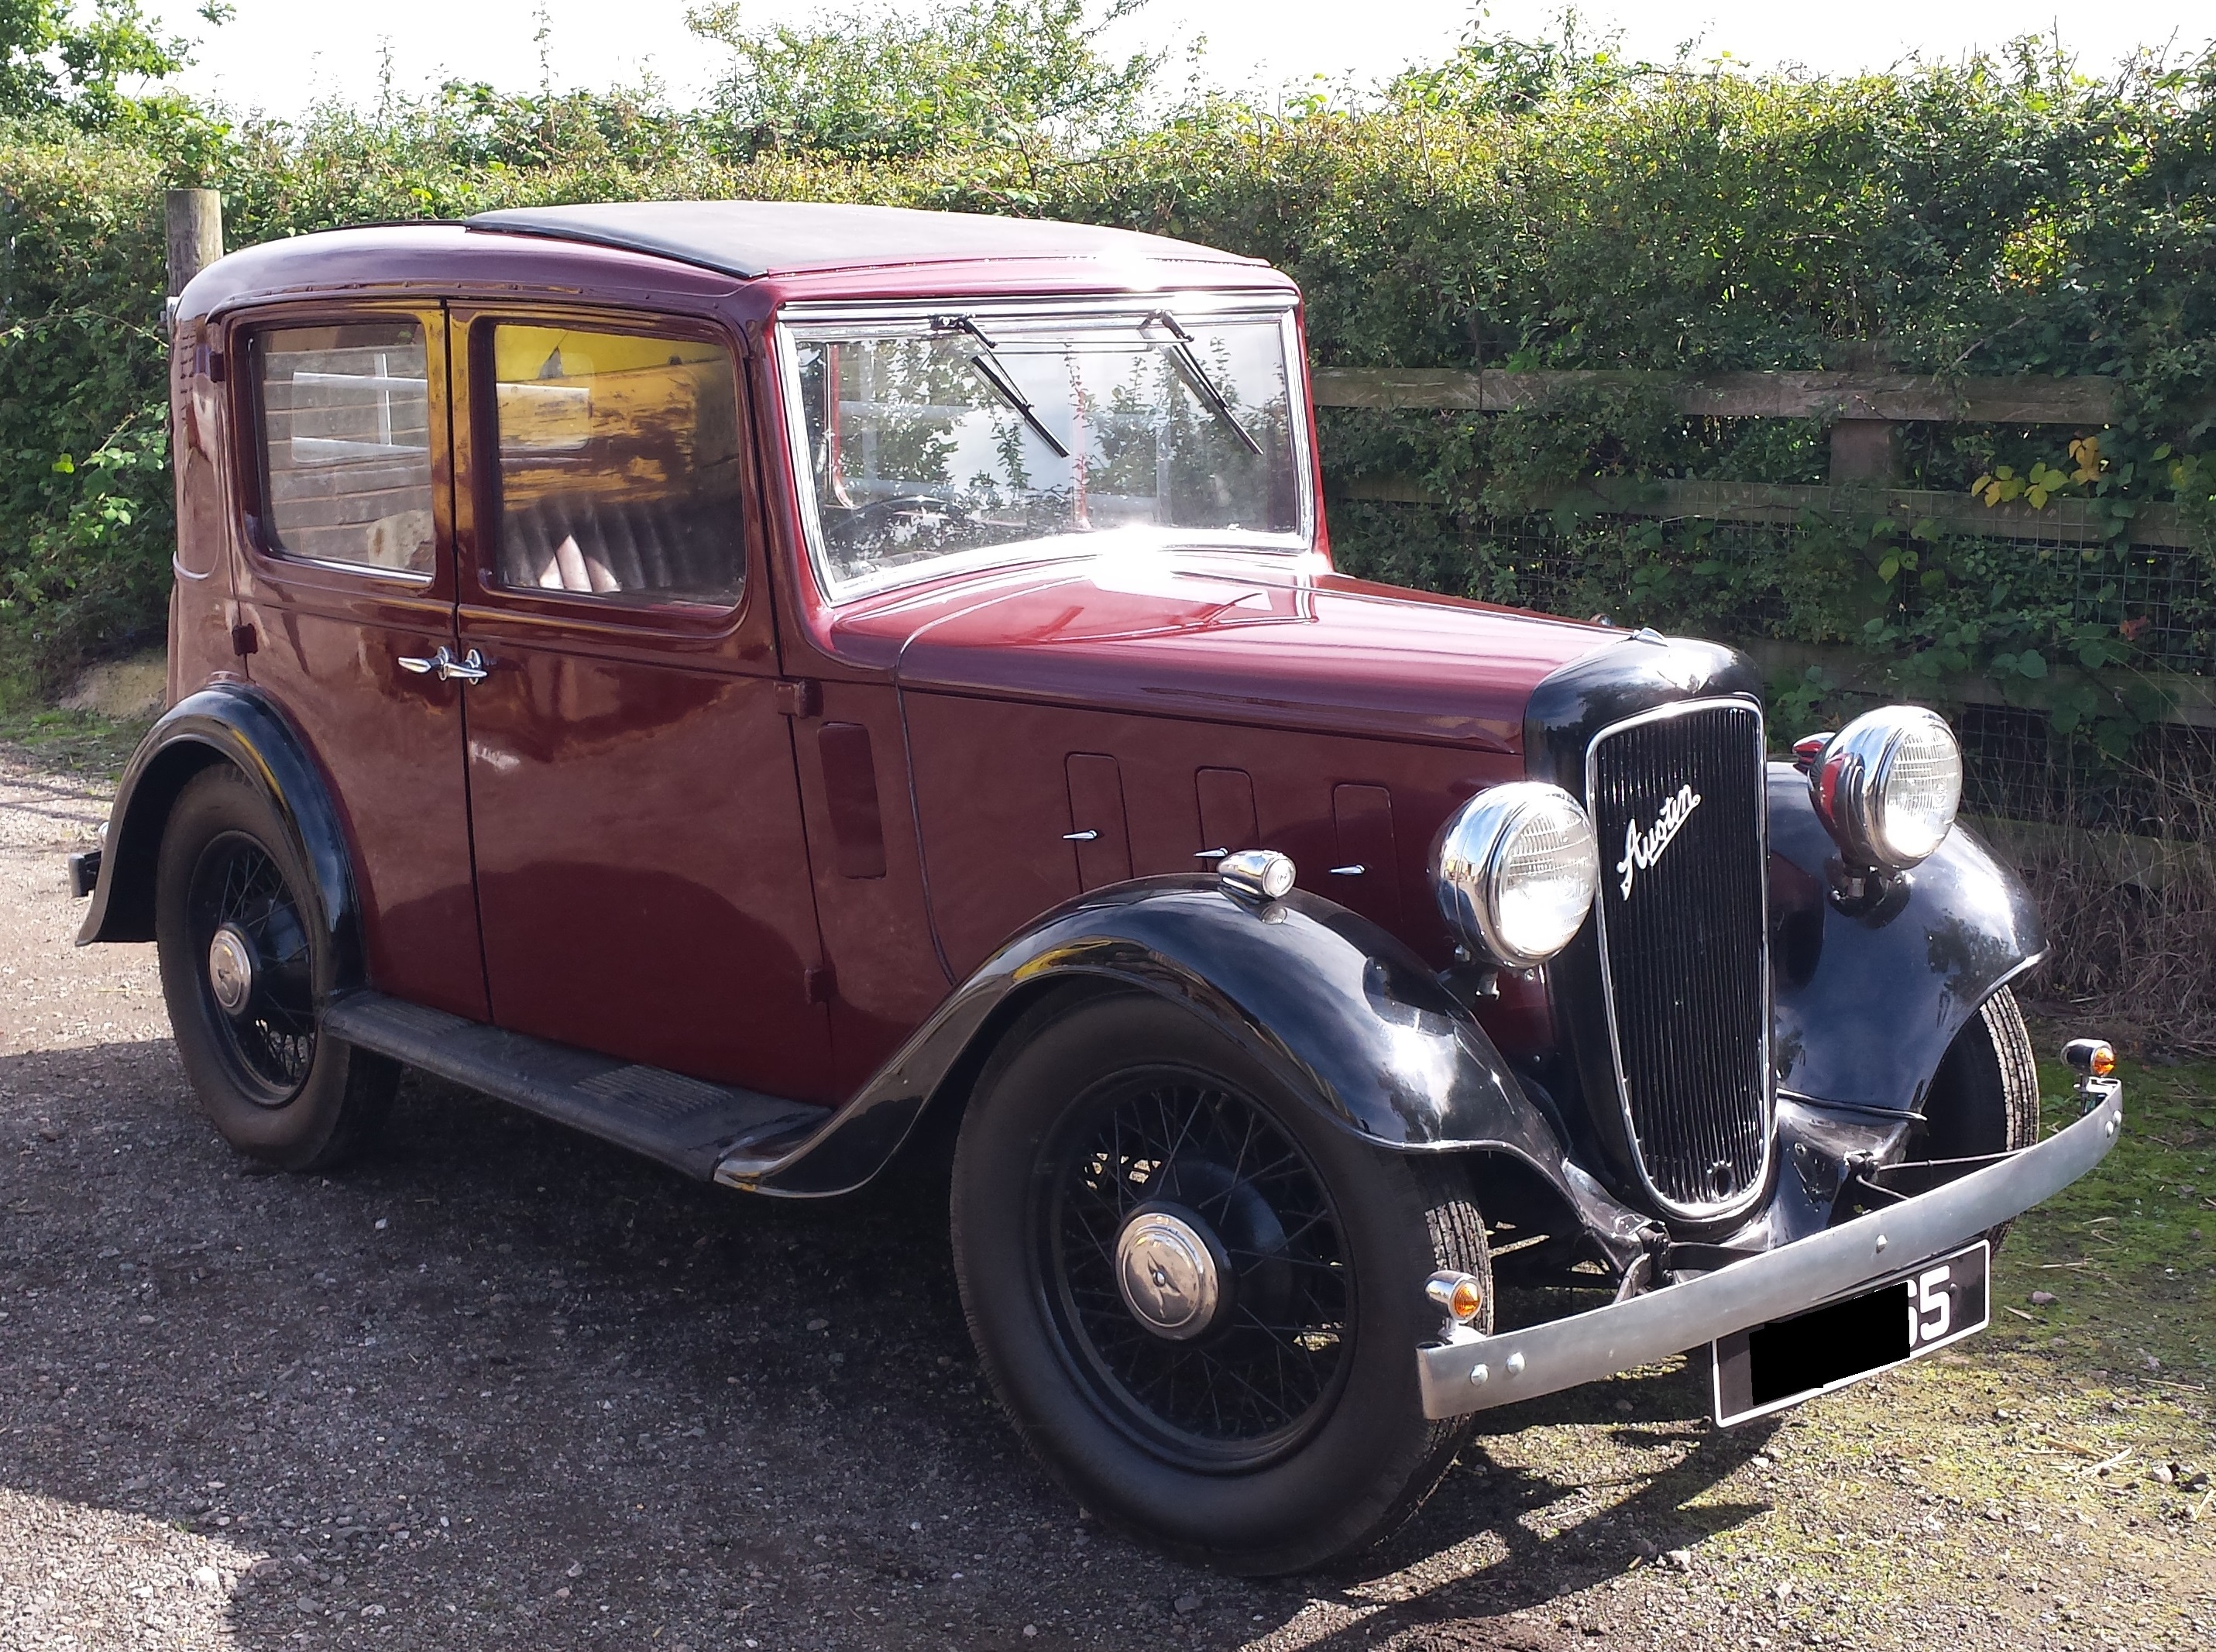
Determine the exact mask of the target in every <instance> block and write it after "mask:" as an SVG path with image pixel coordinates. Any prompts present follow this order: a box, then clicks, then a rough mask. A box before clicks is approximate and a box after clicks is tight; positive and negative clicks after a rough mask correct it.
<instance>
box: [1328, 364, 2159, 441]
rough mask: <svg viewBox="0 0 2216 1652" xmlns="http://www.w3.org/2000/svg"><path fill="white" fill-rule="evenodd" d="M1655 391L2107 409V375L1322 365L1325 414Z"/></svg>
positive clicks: (2097, 419) (1902, 412) (1900, 409)
mask: <svg viewBox="0 0 2216 1652" xmlns="http://www.w3.org/2000/svg"><path fill="white" fill-rule="evenodd" d="M1584 390H1661V391H1663V392H1664V393H1665V394H1667V395H1668V396H1670V397H1671V400H1672V401H1673V402H1675V403H1676V405H1677V409H1678V411H1680V412H1681V413H1684V414H1686V415H1689V416H1692V417H1696V418H1697V417H1703V416H1705V417H1708V418H1712V419H1825V420H1837V419H1875V420H1884V421H1889V422H1890V421H1905V420H1911V419H1930V420H1941V421H1950V422H1963V423H1975V424H1996V425H2080V426H2088V427H2095V428H2097V427H2100V426H2102V425H2104V424H2107V423H2108V421H2109V420H2110V419H2111V418H2112V417H2113V416H2114V410H2115V398H2116V381H2115V380H2114V379H2113V378H2032V377H2029V376H2023V377H2017V378H1917V377H1914V376H1911V375H1908V374H1903V373H1819V372H1806V373H1804V372H1753V373H1708V374H1705V375H1699V376H1695V377H1690V378H1689V377H1687V376H1685V375H1684V374H1680V373H1665V372H1532V373H1518V372H1501V371H1497V370H1494V369H1490V368H1481V369H1479V370H1476V371H1474V372H1473V371H1469V370H1468V369H1463V368H1456V367H1363V368H1346V367H1327V368H1323V369H1321V370H1320V371H1319V372H1317V373H1316V375H1315V389H1314V394H1315V401H1316V404H1317V405H1318V406H1319V407H1327V408H1379V409H1387V408H1462V409H1464V410H1466V411H1468V412H1472V413H1508V412H1511V411H1514V410H1516V409H1517V408H1539V409H1544V408H1547V407H1548V406H1551V405H1553V404H1554V403H1557V402H1560V401H1562V400H1564V399H1565V398H1566V397H1567V396H1573V395H1574V394H1576V393H1578V392H1579V391H1584Z"/></svg>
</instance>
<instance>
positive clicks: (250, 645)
mask: <svg viewBox="0 0 2216 1652" xmlns="http://www.w3.org/2000/svg"><path fill="white" fill-rule="evenodd" d="M261 646H262V639H261V638H260V637H259V636H255V631H254V627H252V626H251V625H249V624H246V623H243V622H242V623H239V624H237V625H234V626H232V627H231V652H232V653H233V654H237V655H238V656H239V658H241V659H242V660H243V659H244V658H245V657H246V656H247V655H248V654H252V653H254V652H255V649H257V648H260V647H261Z"/></svg>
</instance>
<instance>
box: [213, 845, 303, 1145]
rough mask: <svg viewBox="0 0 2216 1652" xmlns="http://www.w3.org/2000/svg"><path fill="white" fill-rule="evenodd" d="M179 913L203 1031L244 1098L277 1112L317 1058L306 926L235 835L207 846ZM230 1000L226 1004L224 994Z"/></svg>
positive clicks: (264, 856)
mask: <svg viewBox="0 0 2216 1652" xmlns="http://www.w3.org/2000/svg"><path fill="white" fill-rule="evenodd" d="M187 912H188V919H189V924H190V933H191V936H192V939H193V943H194V953H195V955H197V956H198V957H200V958H202V959H205V960H207V962H206V964H205V965H204V966H203V967H202V968H201V971H200V975H201V981H200V990H201V992H202V994H203V996H204V998H205V1002H206V1009H207V1020H208V1024H209V1026H210V1027H211V1028H212V1029H214V1031H215V1034H216V1042H217V1045H218V1047H219V1050H220V1051H221V1053H222V1055H223V1057H224V1059H225V1064H226V1065H227V1066H230V1067H231V1069H232V1077H233V1078H234V1080H235V1081H236V1082H237V1084H238V1085H239V1088H240V1090H242V1091H243V1093H244V1094H245V1095H246V1096H247V1097H248V1098H249V1099H250V1100H252V1101H254V1102H258V1103H259V1104H261V1105H262V1106H264V1107H282V1106H284V1105H285V1104H286V1102H290V1101H291V1100H292V1098H293V1097H294V1096H297V1095H298V1094H299V1091H300V1088H301V1086H302V1085H303V1084H305V1083H306V1082H307V1079H308V1074H309V1071H310V1069H311V1067H312V1066H314V1063H315V1054H316V999H315V973H314V961H313V958H312V955H311V949H310V943H309V939H308V926H307V924H306V921H305V918H303V917H302V915H301V912H300V908H299V904H298V902H296V901H295V900H293V898H292V892H291V890H290V889H289V888H288V887H286V881H285V875H284V873H283V871H282V870H281V869H280V868H279V867H278V865H277V863H276V862H275V861H274V860H273V859H271V858H270V856H269V852H268V851H267V850H266V849H264V848H263V847H262V844H259V843H257V842H255V839H254V838H250V837H249V836H247V835H246V834H245V833H243V832H224V833H222V834H221V835H220V836H218V837H217V838H213V839H212V841H211V842H210V843H209V844H207V846H206V848H205V849H204V850H203V851H201V853H200V858H199V861H198V863H196V864H195V865H194V868H193V874H192V884H191V888H190V890H189V892H188V896H187ZM226 990H228V991H231V992H234V993H237V994H239V995H240V997H239V1001H238V1002H237V1003H235V1004H225V1002H224V1001H223V993H224V992H225V991H226Z"/></svg>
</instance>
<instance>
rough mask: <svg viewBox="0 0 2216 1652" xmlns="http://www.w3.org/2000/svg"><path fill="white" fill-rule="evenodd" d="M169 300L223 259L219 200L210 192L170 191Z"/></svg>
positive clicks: (221, 218)
mask: <svg viewBox="0 0 2216 1652" xmlns="http://www.w3.org/2000/svg"><path fill="white" fill-rule="evenodd" d="M222 256H223V197H222V196H221V195H219V194H218V193H216V192H215V191H214V190H212V189H172V190H171V191H169V297H171V298H175V297H176V296H177V295H178V294H179V293H180V292H183V291H184V290H185V284H186V283H187V282H188V281H190V280H191V279H193V277H194V276H195V275H198V274H199V273H200V272H201V271H202V270H204V269H206V267H208V266H209V265H210V264H212V263H214V262H215V261H216V260H217V259H219V258H220V257H222Z"/></svg>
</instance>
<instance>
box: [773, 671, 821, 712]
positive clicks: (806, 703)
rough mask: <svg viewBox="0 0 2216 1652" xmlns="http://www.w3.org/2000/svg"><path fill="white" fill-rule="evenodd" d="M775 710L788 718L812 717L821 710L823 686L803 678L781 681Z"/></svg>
mask: <svg viewBox="0 0 2216 1652" xmlns="http://www.w3.org/2000/svg"><path fill="white" fill-rule="evenodd" d="M777 709H779V711H781V712H783V713H784V714H785V715H786V716H788V717H812V716H815V715H816V714H817V713H819V712H820V711H822V709H823V685H822V684H821V683H817V682H815V681H813V680H811V679H809V678H805V677H787V678H784V679H780V680H779V683H778V685H777Z"/></svg>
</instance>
